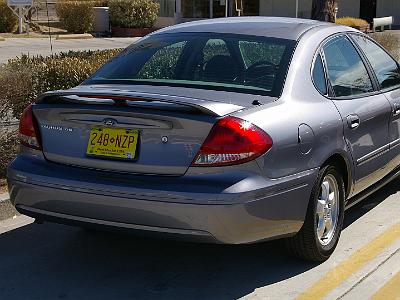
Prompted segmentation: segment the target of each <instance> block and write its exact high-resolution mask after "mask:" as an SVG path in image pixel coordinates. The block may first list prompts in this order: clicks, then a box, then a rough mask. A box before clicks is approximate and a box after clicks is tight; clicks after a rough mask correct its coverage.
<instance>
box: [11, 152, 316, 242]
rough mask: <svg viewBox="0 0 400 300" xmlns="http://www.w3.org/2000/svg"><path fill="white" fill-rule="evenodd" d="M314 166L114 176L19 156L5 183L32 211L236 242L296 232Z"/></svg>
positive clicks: (70, 220) (63, 219)
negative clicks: (283, 172)
mask: <svg viewBox="0 0 400 300" xmlns="http://www.w3.org/2000/svg"><path fill="white" fill-rule="evenodd" d="M316 174H317V170H309V171H306V172H303V173H301V174H296V175H293V176H290V177H285V178H280V179H274V180H270V179H266V178H264V177H262V176H259V175H255V174H252V173H246V172H239V173H238V174H236V173H232V174H229V175H227V174H226V173H225V174H224V173H221V174H201V175H191V176H186V175H185V176H182V177H179V178H176V177H175V178H155V177H151V178H149V177H145V176H142V177H137V176H136V177H135V176H128V175H126V177H125V178H124V179H121V178H120V179H121V180H119V181H115V180H112V179H113V176H114V175H110V174H105V173H102V172H99V171H93V170H83V169H79V168H74V167H68V166H61V165H57V164H52V163H48V162H46V161H43V160H42V159H41V158H40V157H39V158H35V159H32V158H27V157H24V156H20V157H18V158H17V159H16V160H15V161H14V162H13V163H12V164H11V166H10V168H9V172H8V183H9V189H10V198H11V201H12V203H13V204H14V205H15V206H16V208H17V209H18V210H19V211H20V212H22V213H23V214H26V215H29V216H32V217H35V218H39V219H43V220H50V221H55V222H61V223H67V224H71V223H73V224H76V223H78V224H91V225H99V226H111V227H116V228H123V229H132V230H139V231H141V232H149V233H163V234H165V236H169V235H175V236H179V237H183V238H185V239H186V238H187V239H190V240H193V239H194V240H197V241H207V242H219V243H229V244H238V243H252V242H256V241H260V240H267V239H273V238H278V237H283V236H288V235H292V234H295V233H296V232H298V230H299V229H300V228H301V226H302V224H303V222H304V218H305V214H306V210H307V205H308V199H309V195H310V192H311V188H312V185H313V183H314V181H315V178H316ZM118 176H121V174H118ZM144 177H145V178H144ZM114 179H115V178H114Z"/></svg>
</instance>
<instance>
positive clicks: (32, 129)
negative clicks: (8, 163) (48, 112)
mask: <svg viewBox="0 0 400 300" xmlns="http://www.w3.org/2000/svg"><path fill="white" fill-rule="evenodd" d="M19 139H20V142H21V144H23V145H25V146H27V147H30V148H33V149H38V150H41V149H42V147H41V146H40V138H39V131H38V127H37V124H36V120H35V117H34V116H33V112H32V104H31V105H29V106H28V107H27V108H25V110H24V112H23V113H22V117H21V119H20V121H19Z"/></svg>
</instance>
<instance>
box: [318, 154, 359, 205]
mask: <svg viewBox="0 0 400 300" xmlns="http://www.w3.org/2000/svg"><path fill="white" fill-rule="evenodd" d="M327 165H331V166H335V167H336V168H337V169H338V171H339V173H340V174H341V175H342V176H343V181H344V186H345V190H346V199H347V198H348V197H349V195H350V194H351V191H352V188H353V170H352V167H351V163H350V161H349V160H348V159H347V158H346V156H345V155H343V154H341V153H333V154H332V155H331V156H329V157H328V158H327V159H326V160H325V161H324V163H323V164H322V167H323V166H327Z"/></svg>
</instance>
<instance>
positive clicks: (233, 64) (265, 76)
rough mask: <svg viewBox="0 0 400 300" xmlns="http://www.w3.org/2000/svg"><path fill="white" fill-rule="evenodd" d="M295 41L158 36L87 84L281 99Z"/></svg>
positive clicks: (127, 51) (125, 54)
mask: <svg viewBox="0 0 400 300" xmlns="http://www.w3.org/2000/svg"><path fill="white" fill-rule="evenodd" d="M294 47H295V41H291V40H285V39H277V38H266V37H255V36H248V35H235V34H211V33H196V34H187V33H181V34H159V35H153V36H149V37H147V38H145V39H142V40H141V41H139V42H138V43H135V44H133V45H132V46H130V47H128V48H127V49H125V50H124V51H123V52H122V53H121V54H120V55H118V56H117V57H116V58H114V59H112V60H111V61H110V62H108V63H107V64H105V65H104V66H103V67H102V68H100V70H99V71H97V72H96V73H95V74H94V75H93V76H92V77H91V78H90V79H89V80H87V81H86V82H85V84H96V83H114V84H118V83H121V84H146V85H167V86H183V87H194V88H200V89H213V90H229V91H236V92H244V93H254V94H262V95H269V96H276V97H277V96H279V95H280V93H281V91H282V88H283V84H284V80H285V77H286V72H287V69H288V66H289V62H290V58H291V56H292V54H293V50H294Z"/></svg>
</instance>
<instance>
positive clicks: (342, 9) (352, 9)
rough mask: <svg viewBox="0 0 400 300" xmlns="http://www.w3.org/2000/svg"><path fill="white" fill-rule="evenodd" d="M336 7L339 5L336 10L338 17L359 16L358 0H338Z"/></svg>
mask: <svg viewBox="0 0 400 300" xmlns="http://www.w3.org/2000/svg"><path fill="white" fill-rule="evenodd" d="M380 1H382V0H380ZM383 1H385V0H383ZM378 2H379V0H378ZM338 7H339V11H338V17H339V18H340V17H357V18H358V17H359V16H360V0H338Z"/></svg>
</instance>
